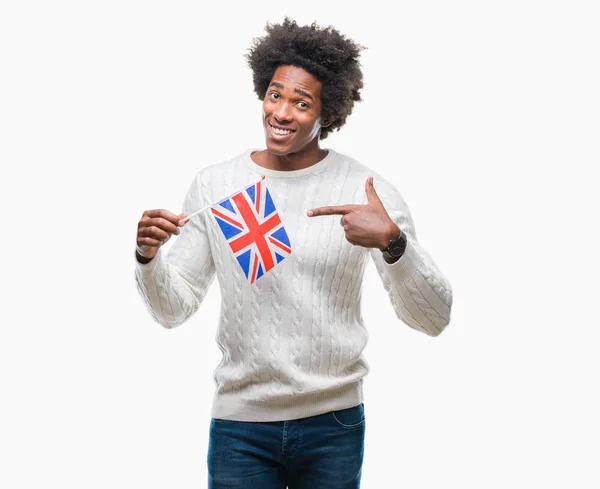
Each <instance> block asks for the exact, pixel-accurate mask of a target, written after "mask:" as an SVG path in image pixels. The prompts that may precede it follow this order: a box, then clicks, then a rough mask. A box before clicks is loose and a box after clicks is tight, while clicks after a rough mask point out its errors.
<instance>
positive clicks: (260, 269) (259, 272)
mask: <svg viewBox="0 0 600 489" xmlns="http://www.w3.org/2000/svg"><path fill="white" fill-rule="evenodd" d="M262 276H263V269H262V265H258V272H257V273H256V279H259V278H260V277H262ZM256 279H255V280H256Z"/></svg>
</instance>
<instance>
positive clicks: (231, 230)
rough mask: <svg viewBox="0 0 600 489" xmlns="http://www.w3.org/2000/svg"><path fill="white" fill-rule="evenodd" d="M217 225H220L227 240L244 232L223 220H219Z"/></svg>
mask: <svg viewBox="0 0 600 489" xmlns="http://www.w3.org/2000/svg"><path fill="white" fill-rule="evenodd" d="M217 223H218V224H219V227H220V228H221V231H223V235H224V236H225V238H227V239H229V238H232V237H234V236H236V235H237V234H240V233H241V232H242V230H241V229H238V228H236V227H235V226H232V225H231V224H229V223H228V222H226V221H224V220H223V219H217Z"/></svg>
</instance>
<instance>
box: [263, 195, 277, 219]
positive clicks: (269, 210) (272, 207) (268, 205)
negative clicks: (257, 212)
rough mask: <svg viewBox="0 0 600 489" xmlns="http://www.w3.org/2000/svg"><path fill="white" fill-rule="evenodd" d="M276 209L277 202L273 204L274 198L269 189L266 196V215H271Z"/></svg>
mask: <svg viewBox="0 0 600 489" xmlns="http://www.w3.org/2000/svg"><path fill="white" fill-rule="evenodd" d="M276 210H277V209H275V204H273V199H271V194H270V193H269V191H268V190H267V195H266V196H265V216H270V215H271V214H272V213H273V212H275V211H276Z"/></svg>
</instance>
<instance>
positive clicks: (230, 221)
mask: <svg viewBox="0 0 600 489" xmlns="http://www.w3.org/2000/svg"><path fill="white" fill-rule="evenodd" d="M210 210H211V211H212V212H213V214H214V215H215V216H219V217H220V218H221V219H223V220H224V221H227V222H228V223H230V224H233V225H234V226H235V227H237V228H240V229H244V225H243V224H240V223H239V222H237V221H234V220H233V219H231V217H229V216H226V215H225V214H222V213H220V212H219V211H218V210H216V209H215V208H214V207H211V208H210Z"/></svg>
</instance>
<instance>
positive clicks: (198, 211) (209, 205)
mask: <svg viewBox="0 0 600 489" xmlns="http://www.w3.org/2000/svg"><path fill="white" fill-rule="evenodd" d="M264 179H265V175H261V176H260V178H259V179H258V180H256V181H255V182H252V183H249V184H248V185H244V187H243V188H241V189H239V190H236V191H235V192H233V193H231V194H229V195H228V196H227V197H224V198H222V199H220V200H218V201H217V202H213V203H212V204H208V205H207V206H205V207H203V208H202V209H199V210H197V211H195V212H193V213H191V214H190V215H189V216H187V217H184V218H183V219H182V221H184V222H186V221H189V220H190V219H191V218H192V217H194V216H196V215H198V214H200V213H202V212H204V211H205V210H206V209H208V208H210V207H213V206H215V205H217V204H219V203H221V202H223V201H224V200H227V199H229V198H230V197H232V196H233V195H235V194H237V193H239V192H241V191H242V190H244V189H245V188H247V187H249V186H250V185H255V184H256V183H258V182H260V181H261V180H264Z"/></svg>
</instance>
